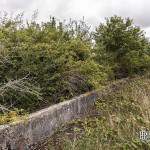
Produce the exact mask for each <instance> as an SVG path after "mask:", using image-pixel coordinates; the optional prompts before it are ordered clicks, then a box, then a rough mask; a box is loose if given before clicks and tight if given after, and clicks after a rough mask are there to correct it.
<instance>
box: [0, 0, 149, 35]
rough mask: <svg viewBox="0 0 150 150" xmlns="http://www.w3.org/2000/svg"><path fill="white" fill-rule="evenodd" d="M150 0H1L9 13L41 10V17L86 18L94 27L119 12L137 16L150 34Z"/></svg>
mask: <svg viewBox="0 0 150 150" xmlns="http://www.w3.org/2000/svg"><path fill="white" fill-rule="evenodd" d="M149 7H150V0H0V11H1V12H3V11H7V12H9V13H18V12H22V11H24V12H25V17H26V18H29V19H30V18H31V14H33V11H34V10H37V9H38V10H39V17H38V19H39V20H41V21H46V20H47V19H48V18H49V16H50V15H51V16H55V17H57V18H58V19H60V20H63V19H69V18H72V19H77V20H79V19H82V17H83V16H84V17H85V20H86V21H87V22H88V24H89V25H92V26H93V27H94V26H96V25H98V24H99V23H100V22H102V21H104V18H105V17H109V16H112V15H115V14H116V15H119V16H123V17H130V18H133V19H134V22H135V24H136V25H139V26H141V27H142V28H143V29H144V30H145V31H146V33H147V36H148V37H150V8H149Z"/></svg>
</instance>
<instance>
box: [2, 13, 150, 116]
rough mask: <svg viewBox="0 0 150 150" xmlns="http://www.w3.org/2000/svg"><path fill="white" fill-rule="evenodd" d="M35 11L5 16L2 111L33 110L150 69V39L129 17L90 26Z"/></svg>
mask: <svg viewBox="0 0 150 150" xmlns="http://www.w3.org/2000/svg"><path fill="white" fill-rule="evenodd" d="M36 15H37V14H36V13H35V14H34V15H33V19H32V20H31V21H27V22H26V23H24V21H23V15H22V14H19V15H18V16H16V17H15V18H9V17H8V16H7V15H4V16H2V17H1V20H0V104H1V105H0V110H1V112H2V113H5V112H8V110H14V108H17V109H24V110H25V111H26V112H33V111H35V110H38V109H41V108H43V107H47V106H49V105H51V104H54V103H58V102H60V101H64V100H67V99H69V98H71V97H73V96H75V95H79V94H81V93H84V92H87V91H91V90H94V89H97V88H100V87H101V86H104V85H106V84H107V82H108V81H112V80H114V79H118V78H123V77H129V76H133V75H135V74H144V73H145V72H147V71H149V69H150V44H149V41H148V40H147V39H146V38H145V35H144V32H143V31H142V30H141V29H140V28H139V27H136V26H134V25H133V23H132V21H131V20H130V19H122V18H121V17H117V16H113V17H111V18H107V20H106V23H103V24H100V26H99V27H98V28H97V29H96V31H94V32H90V30H89V27H88V26H87V25H86V23H85V22H84V21H79V22H78V21H70V22H69V23H62V22H57V21H56V19H55V18H54V17H51V18H50V19H49V21H48V22H42V23H37V22H36V19H35V18H36Z"/></svg>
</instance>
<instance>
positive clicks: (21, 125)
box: [0, 82, 122, 150]
mask: <svg viewBox="0 0 150 150" xmlns="http://www.w3.org/2000/svg"><path fill="white" fill-rule="evenodd" d="M121 84H122V82H121ZM119 87H120V85H119ZM113 90H117V86H116V85H115V86H114V85H111V86H110V87H107V88H106V89H104V90H101V91H93V92H90V93H86V94H83V95H80V96H78V97H75V98H73V99H71V100H69V101H65V102H62V103H59V104H56V105H53V106H50V107H49V108H46V109H43V110H41V111H38V112H36V113H33V114H31V115H30V116H29V117H28V119H27V120H24V121H19V122H15V123H11V124H8V125H1V126H0V149H1V150H4V149H5V150H6V149H8V150H28V149H30V148H29V147H30V146H31V145H33V144H36V143H37V142H39V141H41V140H44V139H46V138H48V137H50V136H51V135H52V134H53V133H54V131H55V130H56V129H57V127H59V126H60V125H61V124H63V123H65V122H67V121H70V120H72V119H74V118H77V117H79V116H80V115H84V114H85V113H88V111H89V109H90V108H91V107H92V106H93V105H94V102H95V101H96V100H97V99H98V98H99V97H102V96H104V95H107V94H109V93H111V92H112V91H113Z"/></svg>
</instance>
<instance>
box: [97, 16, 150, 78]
mask: <svg viewBox="0 0 150 150" xmlns="http://www.w3.org/2000/svg"><path fill="white" fill-rule="evenodd" d="M94 37H95V41H96V48H95V51H96V54H97V55H96V59H97V61H99V62H100V63H103V64H105V65H106V66H109V67H111V68H112V71H113V73H114V75H115V76H116V77H117V78H122V77H127V76H129V75H133V74H140V73H143V72H145V71H146V70H148V69H150V45H149V42H148V40H147V39H146V38H145V35H144V32H143V31H142V30H141V29H140V28H139V27H137V26H135V25H134V24H133V21H132V20H131V19H129V18H127V19H123V18H121V17H118V16H113V17H110V18H107V19H106V23H104V24H100V26H99V27H98V28H97V29H96V32H95V33H94Z"/></svg>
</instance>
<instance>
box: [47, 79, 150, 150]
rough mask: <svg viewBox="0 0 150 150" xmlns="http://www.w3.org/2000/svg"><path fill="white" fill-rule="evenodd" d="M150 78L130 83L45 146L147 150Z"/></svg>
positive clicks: (99, 102) (61, 131)
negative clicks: (144, 135)
mask: <svg viewBox="0 0 150 150" xmlns="http://www.w3.org/2000/svg"><path fill="white" fill-rule="evenodd" d="M149 85H150V78H149V77H148V78H146V77H144V78H136V79H134V80H128V81H127V82H126V84H125V85H124V86H122V87H120V88H118V90H117V91H116V92H112V93H111V94H109V95H107V96H105V97H102V98H101V99H99V100H98V101H97V102H96V113H95V114H93V115H91V116H90V117H86V118H83V119H79V120H76V121H73V122H71V123H69V124H68V125H67V127H66V126H65V127H62V128H61V129H60V130H59V132H58V133H57V134H55V135H54V136H53V137H52V138H51V139H50V141H49V143H48V144H47V145H46V146H45V147H47V149H48V147H49V149H50V150H53V149H55V150H57V149H58V150H61V149H62V150H70V149H72V150H103V149H104V150H116V149H117V150H144V149H147V150H148V149H150V144H149V142H148V141H142V140H141V139H140V137H139V136H140V135H139V134H140V131H141V130H147V131H149V130H150V118H149V116H150V111H149V106H150V101H149V99H150V93H149V90H150V86H149Z"/></svg>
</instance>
